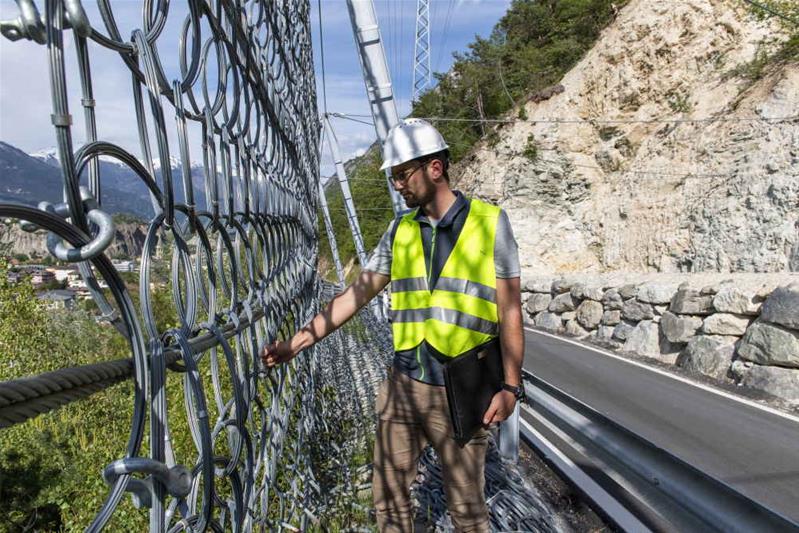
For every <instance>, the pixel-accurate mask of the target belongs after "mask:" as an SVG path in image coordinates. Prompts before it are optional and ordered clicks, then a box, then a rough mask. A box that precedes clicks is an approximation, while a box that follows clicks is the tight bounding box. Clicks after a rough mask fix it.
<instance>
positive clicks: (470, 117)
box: [319, 0, 626, 280]
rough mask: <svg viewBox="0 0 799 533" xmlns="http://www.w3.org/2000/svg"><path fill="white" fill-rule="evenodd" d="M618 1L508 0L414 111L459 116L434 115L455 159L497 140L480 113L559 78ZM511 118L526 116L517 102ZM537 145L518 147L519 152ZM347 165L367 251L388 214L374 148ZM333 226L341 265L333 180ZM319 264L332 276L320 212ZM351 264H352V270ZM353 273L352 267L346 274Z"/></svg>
mask: <svg viewBox="0 0 799 533" xmlns="http://www.w3.org/2000/svg"><path fill="white" fill-rule="evenodd" d="M625 3H626V2H625V1H614V0H548V1H533V0H514V2H513V4H512V5H511V7H510V8H509V9H508V12H507V13H506V14H505V16H503V17H502V19H500V21H499V22H498V23H497V24H496V26H495V27H494V29H493V31H492V32H491V35H490V36H489V37H488V38H481V37H475V40H474V42H472V43H471V44H470V45H469V50H468V51H467V52H466V53H463V54H456V55H455V64H454V65H453V67H452V69H451V70H450V71H449V72H447V73H444V74H437V75H436V77H437V80H438V85H437V86H436V87H435V88H434V89H433V90H431V91H429V92H427V93H426V94H424V95H422V97H421V98H420V100H419V102H417V103H416V104H415V105H414V108H413V111H412V113H411V114H412V115H413V116H417V117H447V118H455V119H462V120H465V121H474V122H465V121H446V122H445V121H436V122H435V125H436V126H437V127H438V128H439V129H440V131H441V133H442V134H443V135H444V137H445V138H446V139H447V143H449V145H450V149H451V150H450V151H451V155H452V159H453V161H455V162H457V161H458V160H460V159H461V158H463V157H464V156H465V155H466V154H468V153H469V151H470V150H471V149H472V147H473V146H474V144H475V143H476V142H477V141H478V140H480V139H481V138H483V137H484V136H488V141H489V142H490V141H491V139H494V140H498V139H499V134H498V128H500V127H501V126H497V127H494V126H489V125H487V124H486V123H484V122H480V121H481V120H483V119H491V118H497V117H501V116H503V115H504V114H505V113H507V112H508V111H510V110H511V109H512V108H513V106H514V103H516V104H520V103H524V102H526V101H527V100H528V98H531V97H532V96H533V95H535V94H536V93H537V92H539V91H541V90H542V89H545V88H547V87H549V86H551V85H553V84H556V83H558V82H559V81H560V79H561V78H562V77H563V75H564V74H565V73H566V72H567V71H568V70H569V69H571V68H572V67H573V66H574V65H575V64H576V63H577V61H579V60H580V58H582V57H583V55H584V54H585V53H586V52H587V51H588V50H589V49H590V48H591V47H592V46H593V44H594V42H595V41H596V39H597V37H599V33H600V32H601V31H602V29H603V28H604V27H605V26H606V25H607V24H608V23H609V22H610V21H611V20H612V19H613V17H614V13H615V11H616V10H617V9H619V8H621V7H622V6H623V5H624V4H625ZM518 117H519V119H521V120H526V118H527V115H526V111H525V110H524V106H521V107H519V111H518ZM536 152H537V150H536V149H534V148H531V147H530V143H528V145H527V146H526V147H525V148H524V155H525V156H526V157H530V156H536V157H537V153H536ZM348 166H349V175H348V177H349V178H350V180H351V181H350V187H351V188H352V195H353V198H354V200H355V205H356V209H358V217H359V220H360V223H361V231H362V232H363V234H364V241H365V245H366V248H367V250H371V249H372V248H374V246H375V245H376V244H377V241H378V240H379V238H380V236H381V235H382V233H383V232H384V231H385V230H386V228H387V227H388V224H389V222H390V221H391V219H392V218H393V214H392V211H391V209H390V207H391V201H390V199H389V195H388V190H387V187H386V183H385V178H384V175H383V173H382V172H380V171H379V170H378V169H379V166H380V154H379V153H378V150H377V149H376V147H375V146H373V147H372V149H370V151H369V152H367V153H366V154H365V155H364V156H362V157H360V158H358V159H356V160H354V161H353V162H352V164H351V165H348ZM328 203H329V204H330V209H331V218H332V220H333V226H334V231H335V234H336V238H337V241H338V245H339V252H340V254H341V259H342V262H343V263H344V265H345V267H346V265H347V264H348V262H349V261H351V260H352V258H353V257H354V256H355V250H354V246H353V244H352V237H351V236H350V231H349V227H348V225H347V219H346V215H345V213H344V209H343V205H344V204H343V199H342V198H341V191H340V190H339V188H338V185H337V184H334V185H332V186H331V187H329V189H328ZM319 218H320V226H319V231H320V236H321V239H320V240H321V241H322V245H321V249H320V253H321V256H322V265H323V270H324V272H325V275H326V277H327V278H328V279H331V280H333V279H335V271H334V269H333V261H332V258H331V257H330V251H329V247H328V244H327V239H326V238H325V229H324V225H323V224H324V222H323V220H322V217H321V216H320V217H319ZM353 270H354V269H353ZM355 275H356V272H355V271H353V272H351V274H350V279H351V278H352V277H354V276H355Z"/></svg>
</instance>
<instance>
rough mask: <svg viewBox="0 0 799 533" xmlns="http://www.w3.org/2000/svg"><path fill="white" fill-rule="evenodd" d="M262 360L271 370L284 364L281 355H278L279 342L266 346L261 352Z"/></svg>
mask: <svg viewBox="0 0 799 533" xmlns="http://www.w3.org/2000/svg"><path fill="white" fill-rule="evenodd" d="M261 360H262V361H263V363H264V364H265V365H266V366H267V367H270V368H271V367H273V366H275V365H276V364H278V363H281V362H282V361H281V357H280V354H279V353H278V343H277V341H274V342H273V343H272V344H266V345H264V348H263V350H262V351H261Z"/></svg>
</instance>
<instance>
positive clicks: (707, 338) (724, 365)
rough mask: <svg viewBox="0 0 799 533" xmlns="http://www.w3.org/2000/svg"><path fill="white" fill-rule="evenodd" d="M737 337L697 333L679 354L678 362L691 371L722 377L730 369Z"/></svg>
mask: <svg viewBox="0 0 799 533" xmlns="http://www.w3.org/2000/svg"><path fill="white" fill-rule="evenodd" d="M737 340H738V338H737V337H725V336H721V335H697V336H695V337H693V338H692V339H691V340H690V342H688V345H687V346H686V347H685V350H684V351H683V352H682V353H681V354H680V357H679V359H678V363H677V364H679V365H680V366H682V367H683V368H685V369H686V370H689V371H691V372H697V373H699V374H704V375H706V376H710V377H712V378H716V379H724V378H726V377H727V374H728V372H729V370H730V365H731V364H732V356H733V353H735V343H736V341H737Z"/></svg>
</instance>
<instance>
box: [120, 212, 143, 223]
mask: <svg viewBox="0 0 799 533" xmlns="http://www.w3.org/2000/svg"><path fill="white" fill-rule="evenodd" d="M111 219H112V220H113V221H114V224H147V221H146V220H144V219H143V218H142V217H140V216H137V215H134V214H131V213H114V214H113V215H112V216H111Z"/></svg>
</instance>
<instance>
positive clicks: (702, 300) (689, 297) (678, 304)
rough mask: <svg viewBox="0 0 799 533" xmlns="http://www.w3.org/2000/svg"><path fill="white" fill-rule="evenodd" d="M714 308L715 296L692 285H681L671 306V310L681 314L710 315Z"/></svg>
mask: <svg viewBox="0 0 799 533" xmlns="http://www.w3.org/2000/svg"><path fill="white" fill-rule="evenodd" d="M712 310H713V296H711V295H703V294H701V293H700V292H699V291H698V290H696V289H693V288H691V287H681V288H680V290H678V291H677V294H676V295H675V297H674V299H673V300H672V302H671V305H670V306H669V311H671V312H672V313H679V314H681V315H709V314H710V313H711V312H712Z"/></svg>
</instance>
